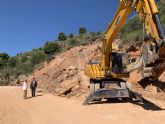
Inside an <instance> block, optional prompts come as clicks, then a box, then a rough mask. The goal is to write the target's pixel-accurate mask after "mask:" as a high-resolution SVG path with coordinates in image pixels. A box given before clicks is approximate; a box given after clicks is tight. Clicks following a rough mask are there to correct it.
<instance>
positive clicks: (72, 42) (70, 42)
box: [69, 39, 79, 46]
mask: <svg viewBox="0 0 165 124" xmlns="http://www.w3.org/2000/svg"><path fill="white" fill-rule="evenodd" d="M78 43H79V42H78V40H76V39H71V40H70V41H69V45H71V46H75V45H78Z"/></svg>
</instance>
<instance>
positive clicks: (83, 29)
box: [79, 27, 87, 34]
mask: <svg viewBox="0 0 165 124" xmlns="http://www.w3.org/2000/svg"><path fill="white" fill-rule="evenodd" d="M86 32H87V29H86V28H85V27H80V28H79V34H85V33H86Z"/></svg>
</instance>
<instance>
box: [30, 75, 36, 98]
mask: <svg viewBox="0 0 165 124" xmlns="http://www.w3.org/2000/svg"><path fill="white" fill-rule="evenodd" d="M36 88H37V81H36V80H35V78H33V80H32V81H31V84H30V89H31V93H32V97H34V96H35V92H36Z"/></svg>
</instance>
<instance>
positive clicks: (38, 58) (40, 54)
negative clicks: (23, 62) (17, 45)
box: [30, 52, 45, 65]
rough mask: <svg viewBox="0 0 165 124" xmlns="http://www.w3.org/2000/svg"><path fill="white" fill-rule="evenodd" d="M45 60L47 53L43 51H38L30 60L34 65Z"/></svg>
mask: <svg viewBox="0 0 165 124" xmlns="http://www.w3.org/2000/svg"><path fill="white" fill-rule="evenodd" d="M44 60H45V54H44V53H43V52H36V53H33V55H32V56H31V58H30V62H31V64H32V65H36V64H39V63H41V62H43V61H44Z"/></svg>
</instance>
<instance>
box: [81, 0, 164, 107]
mask: <svg viewBox="0 0 165 124" xmlns="http://www.w3.org/2000/svg"><path fill="white" fill-rule="evenodd" d="M134 10H135V11H136V13H137V15H138V16H139V18H140V20H141V21H142V23H143V28H144V31H145V33H146V34H147V36H148V37H147V38H146V39H145V42H144V44H143V50H142V56H141V57H140V58H139V59H138V60H137V61H138V62H135V63H130V62H129V59H128V55H127V54H126V53H123V52H114V51H112V42H113V40H114V39H115V36H116V35H117V33H118V32H119V31H120V29H121V27H122V26H123V24H124V23H125V21H126V19H127V18H128V17H129V15H130V13H131V12H133V11H134ZM137 63H138V64H137ZM139 68H141V71H142V73H143V76H144V77H145V78H148V77H149V78H151V79H156V78H158V77H159V76H160V75H161V73H162V72H163V71H164V70H165V37H164V32H163V29H162V26H161V24H160V21H159V17H158V8H157V5H156V3H155V1H154V0H120V4H119V6H118V9H117V11H116V14H115V16H114V18H113V20H112V22H111V23H110V25H109V26H108V28H107V30H106V32H105V35H104V39H103V43H102V57H101V61H90V62H89V63H87V64H86V66H85V74H86V75H87V76H88V77H89V78H90V92H89V96H88V97H87V98H86V100H85V102H84V104H90V103H92V102H94V101H100V100H102V99H111V98H119V99H125V98H131V99H133V100H137V101H140V102H142V98H141V96H140V95H139V94H138V93H136V92H134V91H132V88H131V83H128V82H126V81H125V80H123V79H124V78H128V77H129V74H130V72H131V71H132V70H135V69H139ZM135 78H136V77H135Z"/></svg>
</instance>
